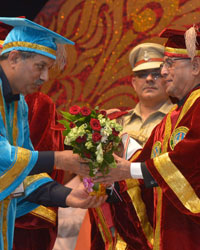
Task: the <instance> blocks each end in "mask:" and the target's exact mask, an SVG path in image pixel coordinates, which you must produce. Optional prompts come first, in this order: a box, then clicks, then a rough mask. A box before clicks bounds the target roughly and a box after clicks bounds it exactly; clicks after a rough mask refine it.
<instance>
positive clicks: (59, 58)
mask: <svg viewBox="0 0 200 250" xmlns="http://www.w3.org/2000/svg"><path fill="white" fill-rule="evenodd" d="M56 45H57V51H56V60H55V63H54V65H57V66H58V68H59V69H60V70H61V71H62V70H63V69H64V67H65V65H66V58H67V53H66V48H65V46H64V45H63V44H56Z"/></svg>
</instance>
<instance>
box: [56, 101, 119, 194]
mask: <svg viewBox="0 0 200 250" xmlns="http://www.w3.org/2000/svg"><path fill="white" fill-rule="evenodd" d="M61 113H62V116H63V118H64V119H63V120H60V121H59V122H60V123H62V124H63V125H64V127H65V129H66V130H65V131H64V136H65V142H64V143H65V144H66V145H70V146H72V147H73V152H74V153H77V154H79V155H80V156H81V158H83V159H87V161H88V165H89V168H90V176H91V177H94V176H95V174H96V173H97V172H101V173H102V174H103V175H106V174H108V173H109V169H110V168H115V167H116V162H115V160H114V157H113V152H114V151H115V150H116V149H117V147H118V145H119V143H120V141H121V139H120V137H119V133H120V131H121V130H122V126H121V125H120V124H118V123H117V122H116V121H115V120H110V119H109V118H108V117H107V115H106V112H105V111H103V110H102V111H100V110H99V109H98V107H96V108H95V109H94V110H91V109H89V108H88V107H82V108H81V107H79V106H77V105H74V106H72V107H70V109H69V112H64V111H61ZM83 183H84V185H85V186H86V187H87V188H88V190H89V191H91V192H92V191H93V190H95V191H99V192H101V193H103V192H104V191H105V187H104V186H103V185H98V184H97V185H96V186H95V185H94V183H93V182H92V179H91V178H84V179H83Z"/></svg>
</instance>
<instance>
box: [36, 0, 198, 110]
mask: <svg viewBox="0 0 200 250" xmlns="http://www.w3.org/2000/svg"><path fill="white" fill-rule="evenodd" d="M199 15H200V2H199V1H197V0H152V1H151V0H49V1H48V2H47V4H46V5H45V7H44V8H43V9H42V11H41V12H40V13H39V15H38V16H37V18H36V20H35V21H36V22H37V23H40V24H42V25H44V26H45V27H48V28H50V29H52V30H54V31H56V32H58V33H60V34H61V35H63V36H66V37H67V38H69V39H71V40H72V41H74V42H75V43H76V45H75V46H72V45H69V46H67V55H68V60H67V66H66V68H65V70H64V71H63V72H62V73H61V74H58V72H55V71H54V72H51V75H50V80H49V82H48V83H47V84H45V85H44V86H43V87H42V89H41V91H42V92H44V93H46V94H48V95H49V96H51V98H52V99H53V100H54V102H55V103H56V106H57V108H58V109H60V110H61V109H62V110H63V109H68V108H69V106H71V105H73V104H77V105H81V106H83V105H87V106H89V107H92V108H93V107H95V106H97V105H98V106H99V107H100V108H106V109H107V108H113V107H118V108H121V109H125V108H131V107H133V106H134V105H135V103H136V102H137V97H136V95H135V93H134V92H133V89H132V87H131V84H130V81H131V75H132V72H131V68H130V65H129V62H128V54H129V52H130V50H131V49H132V48H133V47H134V46H135V45H137V44H138V43H141V42H149V41H151V42H158V43H160V44H163V43H164V40H163V39H161V38H158V34H159V33H160V31H161V30H162V29H163V28H165V27H173V28H174V27H175V28H182V29H185V28H186V27H188V26H190V25H192V24H194V23H198V22H200V19H199Z"/></svg>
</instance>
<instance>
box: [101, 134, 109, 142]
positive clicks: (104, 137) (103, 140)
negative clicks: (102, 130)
mask: <svg viewBox="0 0 200 250" xmlns="http://www.w3.org/2000/svg"><path fill="white" fill-rule="evenodd" d="M107 141H108V136H106V135H103V136H102V137H101V142H103V143H106V142H107Z"/></svg>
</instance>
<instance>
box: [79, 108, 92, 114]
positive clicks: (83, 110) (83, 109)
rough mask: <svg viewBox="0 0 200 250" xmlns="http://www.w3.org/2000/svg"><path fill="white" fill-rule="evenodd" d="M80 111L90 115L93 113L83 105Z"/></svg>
mask: <svg viewBox="0 0 200 250" xmlns="http://www.w3.org/2000/svg"><path fill="white" fill-rule="evenodd" d="M80 112H81V114H82V115H83V116H88V115H90V114H91V110H90V109H89V108H88V107H82V108H81V110H80Z"/></svg>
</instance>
